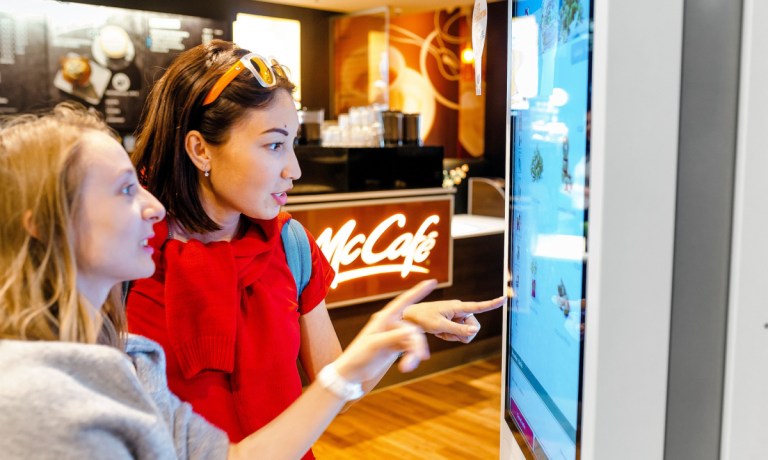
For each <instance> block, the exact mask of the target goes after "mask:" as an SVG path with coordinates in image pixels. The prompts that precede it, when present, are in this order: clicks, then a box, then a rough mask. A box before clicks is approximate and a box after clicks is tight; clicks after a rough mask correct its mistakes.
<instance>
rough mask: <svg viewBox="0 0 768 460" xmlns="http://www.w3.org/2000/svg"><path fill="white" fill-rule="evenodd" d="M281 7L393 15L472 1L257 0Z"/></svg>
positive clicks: (460, 4)
mask: <svg viewBox="0 0 768 460" xmlns="http://www.w3.org/2000/svg"><path fill="white" fill-rule="evenodd" d="M259 1H265V2H268V3H278V4H281V5H291V6H300V7H303V8H312V9H315V10H325V11H335V12H341V13H354V12H358V11H365V10H371V9H374V8H383V7H385V6H389V7H390V11H391V12H392V13H393V14H400V13H415V12H418V11H428V10H437V9H443V8H448V9H449V8H450V7H453V6H462V5H473V4H474V1H473V0H447V1H446V0H259Z"/></svg>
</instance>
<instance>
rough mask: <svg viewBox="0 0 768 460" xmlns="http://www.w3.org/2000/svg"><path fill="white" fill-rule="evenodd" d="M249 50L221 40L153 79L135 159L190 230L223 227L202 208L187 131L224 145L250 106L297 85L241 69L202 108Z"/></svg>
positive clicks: (150, 187)
mask: <svg viewBox="0 0 768 460" xmlns="http://www.w3.org/2000/svg"><path fill="white" fill-rule="evenodd" d="M248 53H249V51H248V50H245V49H241V48H238V47H237V46H236V45H235V44H234V43H231V42H227V41H223V40H213V41H211V42H210V43H208V44H204V45H199V46H196V47H194V48H192V49H190V50H187V51H185V52H184V53H181V54H180V55H179V56H178V57H177V58H176V59H175V60H174V61H173V63H172V64H171V65H170V67H169V68H168V69H167V70H166V71H165V73H164V75H163V76H162V77H161V78H160V80H158V81H157V83H155V85H154V87H153V88H152V90H151V92H150V94H149V97H148V98H147V102H146V104H145V105H144V110H143V113H142V116H141V123H140V126H139V129H138V131H137V135H136V146H135V149H134V151H133V152H132V154H131V160H132V161H133V164H134V165H135V166H136V170H137V171H138V173H139V179H140V180H141V182H142V184H143V185H144V186H145V187H146V188H147V190H148V191H149V192H150V193H152V194H153V195H155V196H156V197H157V198H158V199H159V200H160V202H161V203H162V204H163V205H164V206H165V208H166V210H167V212H168V216H170V217H172V218H173V219H174V220H175V221H176V222H177V223H178V224H180V225H181V226H182V227H184V228H185V229H186V230H187V231H190V232H195V233H206V232H210V231H214V230H219V229H220V227H219V226H218V225H217V224H216V222H214V221H213V220H212V219H211V218H210V217H209V216H208V215H207V214H206V213H205V211H204V210H203V205H202V203H201V201H200V196H199V180H200V173H199V171H198V170H197V168H196V167H195V165H194V164H193V163H192V160H190V159H189V157H188V156H187V153H186V149H185V146H184V142H185V138H186V135H187V133H188V132H189V131H192V130H197V131H199V132H200V134H202V136H203V138H204V139H205V141H206V142H208V143H210V144H212V145H221V144H223V143H225V142H226V141H227V139H228V137H229V134H230V130H231V129H232V127H233V126H234V125H235V124H236V123H237V122H238V121H240V120H241V119H242V118H243V116H245V114H246V112H247V111H248V110H250V109H258V108H263V107H266V106H268V105H269V104H270V103H271V102H272V100H273V99H274V97H275V94H277V91H278V90H284V91H288V92H289V93H290V92H292V91H293V89H294V85H293V84H292V83H291V82H290V81H288V80H286V79H284V78H280V77H278V78H277V84H276V85H275V86H273V87H271V88H262V87H261V86H260V85H259V83H258V82H257V81H256V79H255V78H253V76H252V75H251V73H250V72H242V73H241V74H240V75H238V76H237V78H235V79H234V80H233V81H232V83H230V84H229V85H228V86H227V87H226V88H225V89H224V91H223V92H222V93H221V95H220V96H219V97H218V98H217V99H216V100H215V101H214V102H213V103H212V104H210V105H207V106H205V107H203V105H202V103H203V99H205V96H206V95H207V94H208V91H210V89H211V87H213V85H214V84H215V83H216V81H217V80H218V79H219V77H221V76H222V75H223V74H224V72H226V71H227V69H229V68H230V67H231V66H232V65H233V64H234V63H235V62H237V60H238V59H240V58H241V57H242V56H244V55H246V54H248Z"/></svg>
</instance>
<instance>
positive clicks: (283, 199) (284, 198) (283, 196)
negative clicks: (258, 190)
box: [272, 192, 288, 206]
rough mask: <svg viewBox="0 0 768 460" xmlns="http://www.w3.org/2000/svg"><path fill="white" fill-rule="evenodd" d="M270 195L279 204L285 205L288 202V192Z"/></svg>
mask: <svg viewBox="0 0 768 460" xmlns="http://www.w3.org/2000/svg"><path fill="white" fill-rule="evenodd" d="M272 197H273V198H274V199H275V201H276V202H277V204H279V205H280V206H285V204H286V203H288V193H287V192H280V193H273V194H272Z"/></svg>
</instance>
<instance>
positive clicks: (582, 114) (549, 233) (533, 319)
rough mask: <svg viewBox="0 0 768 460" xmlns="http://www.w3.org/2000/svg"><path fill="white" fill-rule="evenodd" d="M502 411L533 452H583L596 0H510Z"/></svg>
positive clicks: (563, 455) (560, 455) (547, 455)
mask: <svg viewBox="0 0 768 460" xmlns="http://www.w3.org/2000/svg"><path fill="white" fill-rule="evenodd" d="M509 5H510V8H511V11H510V16H511V21H510V24H509V27H510V34H511V38H510V61H511V63H510V68H511V71H510V72H511V73H510V77H509V78H510V101H509V103H510V117H511V119H510V127H511V128H510V150H509V159H508V175H507V177H508V180H509V183H508V186H507V188H506V189H507V194H508V198H509V205H510V209H509V212H508V214H507V216H508V229H509V230H508V232H507V244H506V250H507V254H506V260H507V269H508V273H507V275H508V283H509V287H510V288H511V290H512V293H513V295H512V296H510V300H509V301H508V302H509V303H508V305H507V314H508V316H507V318H506V322H507V328H506V344H505V345H506V346H505V350H506V359H505V368H504V372H503V379H504V382H503V388H504V391H503V394H502V397H503V398H504V400H503V406H504V409H503V411H504V420H505V421H506V424H507V426H508V428H509V429H510V430H511V431H512V432H513V433H514V436H515V440H516V441H517V445H518V446H519V447H520V449H521V450H522V451H523V455H524V456H525V457H526V458H535V459H578V458H580V452H579V445H580V439H579V436H580V422H581V394H582V364H583V355H584V351H583V349H584V347H583V345H584V324H585V321H584V320H585V315H587V314H588V312H589V308H588V303H589V302H588V300H589V299H586V294H585V293H586V282H587V280H586V264H587V257H586V255H587V249H588V248H587V244H586V241H587V238H586V237H587V232H588V230H589V218H588V217H589V209H588V205H589V174H588V173H589V159H590V152H589V150H590V139H589V136H590V127H589V120H590V115H589V114H590V96H591V90H590V85H591V48H590V46H591V24H592V5H591V2H590V1H589V0H531V1H522V0H521V1H515V2H510V4H509Z"/></svg>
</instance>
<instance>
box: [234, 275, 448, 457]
mask: <svg viewBox="0 0 768 460" xmlns="http://www.w3.org/2000/svg"><path fill="white" fill-rule="evenodd" d="M435 284H436V283H435V282H434V281H425V282H422V283H419V284H418V285H416V286H415V287H414V288H412V289H410V290H408V291H406V292H405V293H403V294H401V295H399V296H398V297H397V298H395V299H394V300H392V301H391V302H390V303H389V304H387V306H386V307H384V308H383V309H382V310H381V311H379V312H378V313H375V314H374V315H373V316H372V317H371V319H370V321H368V324H366V326H365V327H364V328H363V329H362V331H361V332H360V333H359V334H358V335H357V337H355V339H354V340H353V341H352V343H350V344H349V346H348V347H347V349H346V350H345V351H344V353H342V354H341V356H339V357H338V359H336V361H334V365H335V367H336V370H337V371H338V373H339V375H340V376H341V377H342V378H344V379H345V380H347V381H350V382H362V381H365V380H370V379H371V378H374V377H376V376H378V375H381V374H382V373H383V372H384V371H385V370H386V369H387V368H388V367H389V366H390V365H391V363H392V361H393V360H394V358H395V357H396V356H397V354H398V353H400V352H403V353H404V355H403V358H402V359H401V360H400V364H399V367H400V370H401V371H403V372H409V371H411V370H413V369H415V368H416V366H418V364H419V362H421V361H422V360H424V359H427V358H429V349H428V348H427V341H426V338H425V337H424V333H423V331H422V330H421V328H419V327H417V326H414V325H413V324H410V323H408V322H406V321H403V320H402V317H403V310H405V308H407V307H408V306H409V305H412V304H413V303H414V302H418V301H419V300H421V299H423V298H424V297H425V296H426V295H427V294H429V293H430V292H431V291H432V289H434V288H435ZM344 403H345V401H344V400H343V399H342V398H340V397H339V396H337V395H336V394H335V393H333V392H332V391H330V390H328V389H327V388H325V387H323V386H322V385H320V384H319V382H313V383H312V384H311V385H310V386H309V388H307V390H306V391H305V392H304V394H302V395H301V397H299V399H298V400H296V402H294V403H293V404H292V405H291V406H290V407H289V408H288V409H286V410H285V411H284V412H283V413H282V414H280V415H279V416H278V417H277V418H275V419H274V420H272V421H271V422H270V423H269V424H267V425H266V426H265V427H264V428H262V429H260V430H259V431H257V432H255V433H253V434H251V435H250V436H248V437H247V438H245V439H244V440H242V441H241V442H239V443H238V444H233V445H232V446H230V449H229V458H231V459H240V458H243V459H245V458H267V459H270V458H279V459H283V458H300V457H301V456H302V455H303V454H304V453H305V452H306V451H307V450H308V449H309V448H310V447H311V446H312V444H313V443H314V442H315V441H316V440H317V438H319V437H320V435H321V434H322V433H323V431H324V430H325V429H326V427H327V426H328V424H329V423H330V422H331V421H332V420H333V418H334V417H335V416H336V414H337V413H338V412H339V411H340V410H341V408H342V407H343V406H344Z"/></svg>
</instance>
